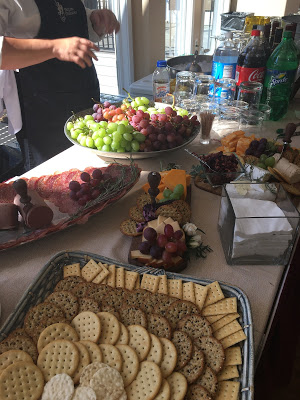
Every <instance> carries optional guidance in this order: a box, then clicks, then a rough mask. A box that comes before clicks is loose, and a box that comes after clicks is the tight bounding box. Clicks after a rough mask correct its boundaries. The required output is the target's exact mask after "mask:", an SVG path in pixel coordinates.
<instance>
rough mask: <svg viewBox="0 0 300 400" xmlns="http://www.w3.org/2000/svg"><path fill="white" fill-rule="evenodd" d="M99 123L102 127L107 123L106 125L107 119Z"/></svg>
mask: <svg viewBox="0 0 300 400" xmlns="http://www.w3.org/2000/svg"><path fill="white" fill-rule="evenodd" d="M99 124H100V126H102V127H103V128H106V127H107V125H108V122H107V121H100V122H99Z"/></svg>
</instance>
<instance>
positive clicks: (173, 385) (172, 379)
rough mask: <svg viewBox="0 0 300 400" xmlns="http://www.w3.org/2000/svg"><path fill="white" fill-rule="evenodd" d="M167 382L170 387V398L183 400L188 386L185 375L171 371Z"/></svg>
mask: <svg viewBox="0 0 300 400" xmlns="http://www.w3.org/2000/svg"><path fill="white" fill-rule="evenodd" d="M167 382H168V383H169V385H170V389H171V400H183V399H184V397H185V395H186V392H187V388H188V384H187V380H186V377H185V376H184V375H182V374H181V373H180V372H173V373H172V374H171V375H170V376H168V378H167Z"/></svg>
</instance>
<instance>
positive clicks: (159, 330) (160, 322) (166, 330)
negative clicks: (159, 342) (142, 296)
mask: <svg viewBox="0 0 300 400" xmlns="http://www.w3.org/2000/svg"><path fill="white" fill-rule="evenodd" d="M147 329H148V331H149V332H150V333H153V335H156V336H158V337H164V338H167V339H171V337H172V328H171V325H170V323H169V321H168V320H167V318H165V317H163V316H162V315H159V314H154V313H151V314H148V327H147Z"/></svg>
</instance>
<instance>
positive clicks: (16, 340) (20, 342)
mask: <svg viewBox="0 0 300 400" xmlns="http://www.w3.org/2000/svg"><path fill="white" fill-rule="evenodd" d="M8 350H23V351H25V352H26V353H28V354H29V355H30V357H31V358H32V360H33V362H36V360H37V358H38V351H37V348H36V345H35V344H34V342H33V340H32V339H30V338H29V337H27V336H21V335H20V336H15V337H8V338H6V339H4V340H2V342H0V354H3V353H4V352H6V351H8Z"/></svg>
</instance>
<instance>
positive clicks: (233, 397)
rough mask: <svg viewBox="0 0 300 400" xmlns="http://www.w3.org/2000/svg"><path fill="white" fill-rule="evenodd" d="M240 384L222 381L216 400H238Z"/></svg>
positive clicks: (219, 384)
mask: <svg viewBox="0 0 300 400" xmlns="http://www.w3.org/2000/svg"><path fill="white" fill-rule="evenodd" d="M239 391H240V382H235V381H221V382H219V383H218V391H217V393H216V397H215V400H238V398H239Z"/></svg>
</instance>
